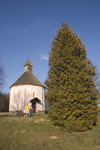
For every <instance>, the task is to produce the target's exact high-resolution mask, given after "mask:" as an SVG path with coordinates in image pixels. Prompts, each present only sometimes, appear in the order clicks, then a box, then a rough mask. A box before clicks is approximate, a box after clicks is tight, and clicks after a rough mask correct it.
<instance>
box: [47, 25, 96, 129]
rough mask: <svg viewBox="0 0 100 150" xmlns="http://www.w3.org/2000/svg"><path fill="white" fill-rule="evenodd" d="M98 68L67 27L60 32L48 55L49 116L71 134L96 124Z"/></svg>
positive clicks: (75, 35)
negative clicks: (96, 78)
mask: <svg viewBox="0 0 100 150" xmlns="http://www.w3.org/2000/svg"><path fill="white" fill-rule="evenodd" d="M95 69H96V67H95V66H93V65H92V63H91V61H90V60H88V59H87V57H86V49H85V46H84V45H82V43H81V39H80V38H78V35H77V34H76V33H74V32H73V30H71V29H70V27H69V25H68V24H67V23H62V27H60V28H59V29H58V30H57V35H56V37H54V39H53V41H52V46H51V52H49V71H48V78H47V79H46V81H45V85H46V87H47V91H48V92H47V94H46V97H47V99H48V104H49V112H48V116H49V117H50V118H51V120H52V121H54V125H57V126H60V127H61V128H62V129H66V130H67V131H69V132H75V131H85V130H88V129H92V127H93V126H94V125H96V122H97V108H98V105H97V102H98V90H97V88H96V83H95V80H94V77H95V76H96V72H95Z"/></svg>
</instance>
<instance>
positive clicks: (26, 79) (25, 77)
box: [10, 59, 44, 88]
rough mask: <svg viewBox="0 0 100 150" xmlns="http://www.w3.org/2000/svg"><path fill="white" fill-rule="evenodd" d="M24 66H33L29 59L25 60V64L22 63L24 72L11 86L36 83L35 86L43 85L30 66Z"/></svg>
mask: <svg viewBox="0 0 100 150" xmlns="http://www.w3.org/2000/svg"><path fill="white" fill-rule="evenodd" d="M26 66H28V67H29V66H33V65H32V63H31V62H30V60H29V59H28V60H27V61H26V63H25V65H24V73H23V74H22V76H21V77H20V78H19V79H18V80H17V81H16V82H15V83H14V84H13V85H12V86H17V85H37V86H42V87H44V85H42V83H41V82H40V81H39V80H38V79H37V78H36V77H35V76H34V75H33V73H32V69H30V67H29V68H26ZM25 68H26V69H25ZM12 86H11V87H12ZM11 87H10V88H11Z"/></svg>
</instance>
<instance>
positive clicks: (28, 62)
mask: <svg viewBox="0 0 100 150" xmlns="http://www.w3.org/2000/svg"><path fill="white" fill-rule="evenodd" d="M27 65H30V66H32V67H33V65H32V63H31V62H30V60H29V59H28V60H27V61H26V63H25V65H24V67H25V66H27Z"/></svg>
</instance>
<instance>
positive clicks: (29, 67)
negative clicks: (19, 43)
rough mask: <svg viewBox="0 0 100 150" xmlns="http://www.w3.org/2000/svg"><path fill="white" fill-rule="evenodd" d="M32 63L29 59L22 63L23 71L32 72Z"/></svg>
mask: <svg viewBox="0 0 100 150" xmlns="http://www.w3.org/2000/svg"><path fill="white" fill-rule="evenodd" d="M32 67H33V65H32V63H31V62H30V60H29V59H28V60H27V61H26V63H25V65H24V72H32Z"/></svg>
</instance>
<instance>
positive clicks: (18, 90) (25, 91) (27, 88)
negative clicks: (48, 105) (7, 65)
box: [9, 85, 45, 111]
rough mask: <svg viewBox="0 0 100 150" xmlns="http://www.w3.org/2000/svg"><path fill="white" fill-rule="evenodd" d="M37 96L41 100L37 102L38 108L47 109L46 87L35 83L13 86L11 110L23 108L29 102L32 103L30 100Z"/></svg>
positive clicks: (11, 90)
mask: <svg viewBox="0 0 100 150" xmlns="http://www.w3.org/2000/svg"><path fill="white" fill-rule="evenodd" d="M33 93H34V97H37V98H38V99H40V100H41V102H40V103H38V104H37V109H38V110H45V94H44V93H45V90H44V87H41V86H35V85H18V86H13V87H11V89H10V105H9V111H15V110H23V108H24V107H25V105H26V104H27V103H28V104H29V105H30V100H31V99H32V98H33Z"/></svg>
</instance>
